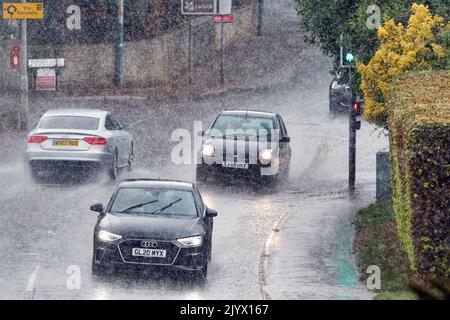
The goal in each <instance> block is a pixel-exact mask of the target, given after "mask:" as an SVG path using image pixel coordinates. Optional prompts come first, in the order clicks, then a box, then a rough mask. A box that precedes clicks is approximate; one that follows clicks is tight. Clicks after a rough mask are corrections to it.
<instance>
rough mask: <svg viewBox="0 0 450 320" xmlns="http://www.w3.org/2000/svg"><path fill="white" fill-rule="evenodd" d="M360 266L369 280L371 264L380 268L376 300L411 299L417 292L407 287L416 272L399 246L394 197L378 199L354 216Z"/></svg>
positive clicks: (414, 297)
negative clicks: (389, 199)
mask: <svg viewBox="0 0 450 320" xmlns="http://www.w3.org/2000/svg"><path fill="white" fill-rule="evenodd" d="M355 227H356V238H355V243H354V247H355V250H356V251H357V263H358V269H359V272H360V274H361V280H362V281H364V282H366V281H367V277H368V276H370V274H367V273H366V270H367V268H368V267H369V266H372V265H375V266H378V267H379V268H380V270H381V289H380V290H374V292H375V293H376V296H375V299H377V300H411V299H417V296H416V295H415V294H414V293H413V292H411V291H410V290H409V288H408V283H409V281H410V279H411V278H412V276H413V273H412V272H411V271H410V270H409V263H408V257H407V255H406V253H405V252H404V251H403V250H402V248H401V246H400V240H399V237H398V233H397V227H396V223H395V218H394V210H393V207H392V201H384V202H377V203H375V204H372V205H370V206H369V207H367V208H364V209H361V210H360V211H359V213H358V215H357V216H356V219H355Z"/></svg>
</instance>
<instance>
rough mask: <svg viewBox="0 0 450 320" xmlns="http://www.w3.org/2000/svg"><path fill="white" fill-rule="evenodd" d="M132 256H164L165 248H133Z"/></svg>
mask: <svg viewBox="0 0 450 320" xmlns="http://www.w3.org/2000/svg"><path fill="white" fill-rule="evenodd" d="M132 254H133V256H134V257H147V258H165V257H166V250H157V249H142V248H133V252H132Z"/></svg>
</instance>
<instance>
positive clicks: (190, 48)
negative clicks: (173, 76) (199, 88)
mask: <svg viewBox="0 0 450 320" xmlns="http://www.w3.org/2000/svg"><path fill="white" fill-rule="evenodd" d="M188 22H189V36H188V38H189V44H188V82H189V85H191V84H192V69H193V67H192V51H193V39H192V37H193V35H192V17H188Z"/></svg>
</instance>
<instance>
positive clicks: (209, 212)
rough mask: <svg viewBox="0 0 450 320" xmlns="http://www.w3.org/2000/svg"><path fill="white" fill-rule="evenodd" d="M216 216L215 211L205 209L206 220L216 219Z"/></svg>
mask: <svg viewBox="0 0 450 320" xmlns="http://www.w3.org/2000/svg"><path fill="white" fill-rule="evenodd" d="M217 215H218V213H217V211H216V210H213V209H209V208H207V209H206V216H207V217H208V218H215V217H217Z"/></svg>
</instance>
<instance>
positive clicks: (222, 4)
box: [181, 0, 232, 15]
mask: <svg viewBox="0 0 450 320" xmlns="http://www.w3.org/2000/svg"><path fill="white" fill-rule="evenodd" d="M231 1H232V0H181V13H182V14H184V15H224V14H231V6H232V3H231Z"/></svg>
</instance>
